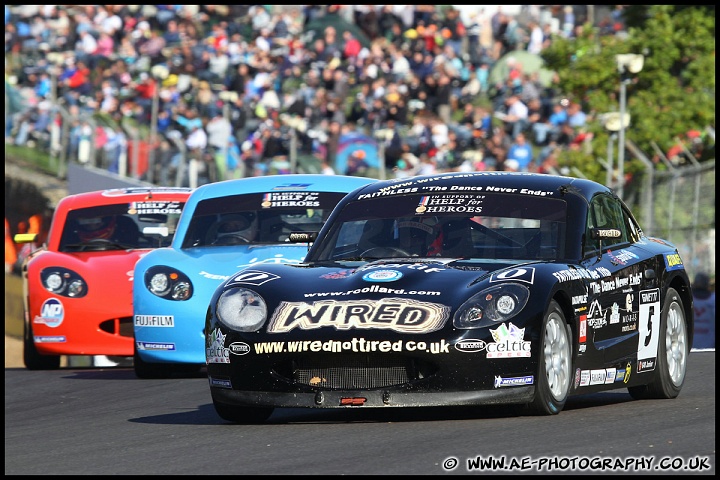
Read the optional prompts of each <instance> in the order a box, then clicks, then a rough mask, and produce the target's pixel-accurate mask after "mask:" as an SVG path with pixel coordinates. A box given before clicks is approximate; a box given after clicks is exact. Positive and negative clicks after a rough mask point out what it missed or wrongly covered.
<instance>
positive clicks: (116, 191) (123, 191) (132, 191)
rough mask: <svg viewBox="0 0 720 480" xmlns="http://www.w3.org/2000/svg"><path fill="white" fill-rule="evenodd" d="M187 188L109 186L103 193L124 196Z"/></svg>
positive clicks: (174, 191) (170, 191)
mask: <svg viewBox="0 0 720 480" xmlns="http://www.w3.org/2000/svg"><path fill="white" fill-rule="evenodd" d="M188 191H189V190H188V189H187V188H178V187H156V186H153V187H126V188H109V189H107V190H105V191H104V192H103V193H102V194H103V196H104V197H122V196H123V195H137V194H138V193H144V194H148V193H151V194H152V193H178V192H180V193H183V192H185V193H187V192H188Z"/></svg>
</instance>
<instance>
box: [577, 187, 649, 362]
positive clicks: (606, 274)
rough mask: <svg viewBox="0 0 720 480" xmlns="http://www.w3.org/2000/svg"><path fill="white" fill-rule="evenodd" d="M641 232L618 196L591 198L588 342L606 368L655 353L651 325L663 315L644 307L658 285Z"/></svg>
mask: <svg viewBox="0 0 720 480" xmlns="http://www.w3.org/2000/svg"><path fill="white" fill-rule="evenodd" d="M639 232H640V229H639V227H638V226H637V224H636V223H635V221H634V219H633V218H632V216H631V215H630V214H629V213H628V212H627V211H626V210H625V209H624V208H623V206H622V204H621V202H620V200H619V199H618V198H617V197H615V196H613V195H609V194H599V195H596V196H595V197H594V198H593V200H592V202H591V205H590V211H589V215H588V219H587V226H586V234H585V239H586V240H585V242H586V245H585V257H584V260H583V266H584V267H585V268H586V269H587V270H588V271H589V272H590V273H591V276H590V277H591V279H590V280H589V283H588V304H589V308H588V314H587V341H588V342H591V343H592V345H593V346H594V348H595V349H596V350H597V351H598V352H600V353H601V358H602V359H603V364H604V365H613V364H617V363H620V362H624V361H627V360H631V359H632V360H634V359H635V357H636V356H637V355H638V353H639V352H641V351H657V328H654V327H653V325H654V324H655V323H657V324H659V318H660V315H659V314H660V312H659V311H657V312H654V311H650V310H652V309H648V308H646V306H647V305H649V304H650V303H648V302H644V301H643V298H645V299H647V298H648V295H647V293H648V289H650V287H653V286H654V271H655V266H654V265H653V259H652V257H651V256H650V255H648V253H647V251H646V250H644V249H643V248H642V243H640V234H639ZM649 281H650V282H652V283H648V282H649ZM641 292H642V293H643V295H642V296H641ZM641 310H642V312H643V313H642V314H641ZM641 317H642V318H644V319H645V320H644V323H641ZM653 332H655V333H654V334H653ZM641 337H642V338H641ZM653 349H654V350H653Z"/></svg>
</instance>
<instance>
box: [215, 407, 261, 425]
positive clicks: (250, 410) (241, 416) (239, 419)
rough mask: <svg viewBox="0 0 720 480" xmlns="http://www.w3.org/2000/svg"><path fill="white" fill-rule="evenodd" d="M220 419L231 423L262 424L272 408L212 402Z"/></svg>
mask: <svg viewBox="0 0 720 480" xmlns="http://www.w3.org/2000/svg"><path fill="white" fill-rule="evenodd" d="M213 405H214V406H215V411H216V412H217V414H218V415H220V418H222V419H223V420H227V421H228V422H233V423H263V422H265V420H267V419H268V418H270V415H272V413H273V410H275V409H274V408H273V407H244V406H237V405H226V404H224V403H217V402H213Z"/></svg>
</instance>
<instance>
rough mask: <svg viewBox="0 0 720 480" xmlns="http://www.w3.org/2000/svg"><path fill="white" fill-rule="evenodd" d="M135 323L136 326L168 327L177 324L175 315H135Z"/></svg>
mask: <svg viewBox="0 0 720 480" xmlns="http://www.w3.org/2000/svg"><path fill="white" fill-rule="evenodd" d="M134 325H135V326H136V327H166V328H171V327H174V326H175V316H174V315H135V318H134Z"/></svg>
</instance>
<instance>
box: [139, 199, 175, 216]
mask: <svg viewBox="0 0 720 480" xmlns="http://www.w3.org/2000/svg"><path fill="white" fill-rule="evenodd" d="M127 213H129V214H130V215H145V214H149V213H164V214H168V213H175V214H181V213H182V207H181V202H131V203H130V206H129V208H128V212H127Z"/></svg>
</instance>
